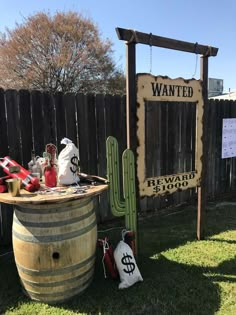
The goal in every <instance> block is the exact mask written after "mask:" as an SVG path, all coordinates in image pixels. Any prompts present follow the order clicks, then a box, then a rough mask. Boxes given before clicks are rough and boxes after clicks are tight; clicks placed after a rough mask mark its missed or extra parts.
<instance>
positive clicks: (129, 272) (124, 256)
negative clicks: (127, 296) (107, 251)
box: [114, 241, 143, 289]
mask: <svg viewBox="0 0 236 315" xmlns="http://www.w3.org/2000/svg"><path fill="white" fill-rule="evenodd" d="M114 258H115V262H116V266H117V269H118V272H119V275H120V281H121V282H120V284H119V289H125V288H128V287H130V286H132V285H133V284H135V283H136V282H138V281H143V278H142V276H141V274H140V271H139V269H138V266H137V264H136V261H135V258H134V255H133V251H132V249H131V248H130V246H129V245H128V244H126V243H125V242H124V241H120V242H119V243H118V245H117V247H116V249H115V251H114Z"/></svg>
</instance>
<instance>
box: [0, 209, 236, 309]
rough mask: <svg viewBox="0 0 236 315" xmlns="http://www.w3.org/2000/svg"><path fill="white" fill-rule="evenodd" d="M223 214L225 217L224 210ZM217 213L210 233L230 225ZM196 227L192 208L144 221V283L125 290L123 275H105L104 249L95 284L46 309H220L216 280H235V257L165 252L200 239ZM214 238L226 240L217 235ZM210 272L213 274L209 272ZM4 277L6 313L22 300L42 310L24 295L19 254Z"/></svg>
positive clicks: (2, 266) (0, 268)
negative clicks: (208, 263)
mask: <svg viewBox="0 0 236 315" xmlns="http://www.w3.org/2000/svg"><path fill="white" fill-rule="evenodd" d="M217 215H218V219H220V217H221V216H222V213H220V212H219V213H218V214H217ZM211 216H213V218H214V219H212V222H211V226H210V229H209V233H208V235H207V236H209V237H210V235H214V234H217V233H220V232H222V231H223V230H224V226H227V229H228V228H229V226H228V225H227V222H226V221H227V220H226V216H225V217H224V219H223V221H224V220H225V225H224V224H220V225H219V224H218V221H217V219H216V213H210V215H209V219H211ZM219 216H220V217H219ZM234 216H235V215H234ZM221 219H222V218H221ZM231 228H232V225H231ZM195 231H196V218H195V210H194V213H193V211H192V209H190V211H187V212H185V213H184V215H183V214H177V215H173V216H168V217H163V218H155V219H153V218H150V219H148V220H143V221H141V222H140V223H139V235H140V237H139V244H140V246H139V256H138V266H139V269H140V271H141V274H142V276H143V279H144V281H143V282H141V283H137V284H135V285H134V286H132V287H131V288H129V289H126V290H119V289H118V284H119V281H118V280H112V279H109V278H108V279H105V278H104V274H103V268H102V263H101V259H102V256H101V252H100V251H99V249H98V252H97V261H96V268H95V276H94V280H93V283H92V284H91V285H90V287H89V288H87V290H86V291H85V292H84V293H83V294H82V295H80V296H76V297H74V298H73V299H71V300H69V301H68V302H67V303H64V304H61V305H57V306H55V309H53V310H52V311H51V312H50V311H49V313H45V314H60V312H61V314H69V313H70V314H73V313H77V314H78V313H79V312H80V313H83V314H94V315H95V314H112V315H116V314H120V315H125V314H132V315H133V314H145V315H146V314H148V315H149V314H168V315H169V314H175V315H178V314H180V315H184V314H191V315H193V314H196V315H203V314H206V315H213V314H215V312H216V311H217V310H218V309H219V306H220V289H219V287H218V285H217V284H214V281H219V280H220V281H232V282H233V281H235V279H234V278H231V277H230V275H233V274H235V259H232V260H228V261H224V262H223V263H221V264H220V265H219V266H217V267H216V268H211V267H210V268H208V267H207V268H203V267H198V266H194V265H186V264H182V263H177V262H175V261H171V260H169V259H167V258H166V257H165V256H164V255H162V252H163V251H165V250H167V249H170V248H176V247H178V246H181V245H184V244H186V243H187V242H190V241H195V240H196V232H195ZM106 235H107V234H106ZM109 237H111V238H113V240H114V241H115V242H114V244H115V243H116V242H117V241H118V240H119V239H120V231H118V232H114V233H113V235H109ZM211 240H214V241H216V242H221V241H223V240H221V239H214V238H212V239H211ZM229 242H231V241H229ZM153 255H156V258H155V259H153V258H151V257H153ZM209 271H210V273H211V276H208V275H206V274H207V272H209ZM0 281H1V290H0V301H2V305H1V303H0V314H4V313H5V311H6V310H7V309H8V310H9V309H10V310H13V309H15V310H17V309H18V308H19V309H20V307H21V304H22V303H28V304H31V305H33V306H34V305H35V313H34V314H37V313H39V311H37V309H40V306H41V307H44V306H45V304H43V303H36V302H34V301H30V300H28V299H27V298H26V297H25V296H24V295H23V293H22V291H21V288H20V284H19V279H18V276H17V271H16V268H15V264H14V261H13V258H12V259H9V261H7V260H6V261H3V262H1V261H0ZM67 312H68V313H67ZM17 314H24V313H20V312H19V313H17ZM32 314H33V313H32Z"/></svg>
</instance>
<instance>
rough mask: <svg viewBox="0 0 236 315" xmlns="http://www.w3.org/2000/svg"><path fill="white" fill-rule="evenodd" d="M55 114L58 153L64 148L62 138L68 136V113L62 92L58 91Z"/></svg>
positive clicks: (55, 100) (55, 99)
mask: <svg viewBox="0 0 236 315" xmlns="http://www.w3.org/2000/svg"><path fill="white" fill-rule="evenodd" d="M54 104H55V114H56V131H57V135H56V146H57V150H58V154H59V153H60V152H61V150H62V149H63V148H64V145H62V144H61V140H62V139H63V138H64V137H65V136H66V114H65V104H64V98H63V93H62V92H57V93H56V94H55V95H54Z"/></svg>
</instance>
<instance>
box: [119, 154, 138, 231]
mask: <svg viewBox="0 0 236 315" xmlns="http://www.w3.org/2000/svg"><path fill="white" fill-rule="evenodd" d="M122 162H123V163H122V164H123V186H124V198H125V207H126V227H127V228H128V229H130V230H133V231H135V233H136V232H137V222H136V221H137V210H136V189H135V164H134V163H135V162H134V155H133V152H132V151H131V150H129V149H126V150H125V151H124V152H123V155H122Z"/></svg>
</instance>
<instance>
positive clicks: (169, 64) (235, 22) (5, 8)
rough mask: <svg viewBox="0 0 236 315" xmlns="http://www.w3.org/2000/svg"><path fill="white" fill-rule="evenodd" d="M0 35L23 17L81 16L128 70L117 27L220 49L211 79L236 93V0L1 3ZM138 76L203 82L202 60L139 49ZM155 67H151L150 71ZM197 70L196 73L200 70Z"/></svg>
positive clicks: (32, 0) (23, 0) (212, 62)
mask: <svg viewBox="0 0 236 315" xmlns="http://www.w3.org/2000/svg"><path fill="white" fill-rule="evenodd" d="M0 8H1V10H0V31H1V32H4V31H5V27H9V28H10V29H11V28H14V26H15V22H18V23H21V22H22V21H23V18H24V17H27V16H28V15H33V14H35V13H36V12H39V11H45V12H50V13H51V14H53V13H55V12H56V11H64V12H66V11H69V10H72V11H77V12H79V13H82V14H83V15H85V16H86V17H90V18H91V19H92V20H93V22H94V23H95V24H96V25H97V26H98V29H99V30H100V33H101V36H102V38H109V39H111V41H112V43H113V49H114V60H115V61H116V62H117V65H120V66H121V68H122V69H123V70H125V62H126V60H125V54H126V49H125V42H124V41H120V40H119V39H118V37H117V35H116V31H115V28H116V27H122V28H128V29H133V30H137V31H140V32H144V33H152V34H155V35H158V36H164V37H168V38H173V39H177V40H183V41H188V42H192V43H196V42H198V43H199V44H203V45H209V46H214V47H217V48H219V52H218V55H217V56H216V57H211V58H209V77H212V78H219V79H223V80H224V90H225V91H228V90H229V88H230V89H231V90H236V39H235V31H236V1H235V0H224V1H220V0H207V1H206V0H146V1H145V0H133V1H132V0H119V1H112V0H0ZM136 47H137V67H136V70H137V72H150V68H151V70H152V73H153V74H154V75H168V76H169V77H171V78H176V77H184V78H185V79H189V78H192V77H193V76H194V77H195V78H196V79H198V78H199V70H200V57H199V56H196V55H195V54H190V53H184V52H178V51H174V50H169V49H163V48H158V47H153V48H152V62H150V55H151V54H150V50H151V49H150V47H149V46H145V45H141V44H138V45H137V46H136ZM151 65H152V66H151ZM196 65H197V71H196V73H195V68H196Z"/></svg>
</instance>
